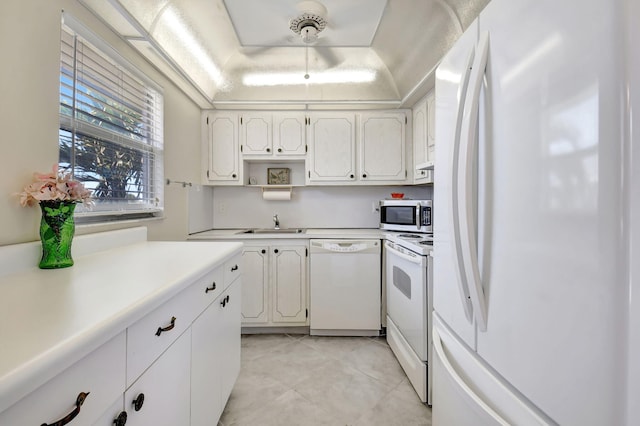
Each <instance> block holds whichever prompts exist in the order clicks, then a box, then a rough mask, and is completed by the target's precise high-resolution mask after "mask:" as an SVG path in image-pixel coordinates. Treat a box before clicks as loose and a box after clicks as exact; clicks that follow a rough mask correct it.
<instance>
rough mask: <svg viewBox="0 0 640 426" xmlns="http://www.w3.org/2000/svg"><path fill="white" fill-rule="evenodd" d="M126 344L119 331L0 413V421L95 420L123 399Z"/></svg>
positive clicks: (76, 422)
mask: <svg viewBox="0 0 640 426" xmlns="http://www.w3.org/2000/svg"><path fill="white" fill-rule="evenodd" d="M125 344H126V342H125V333H124V332H122V333H120V334H119V335H118V336H116V337H115V338H113V339H111V340H110V341H109V342H107V343H105V344H104V345H102V346H101V347H99V348H98V349H96V350H95V351H93V352H91V353H90V354H88V355H87V356H86V357H84V358H83V359H81V360H80V361H78V362H77V363H75V364H74V365H72V366H70V367H69V368H67V369H66V370H65V371H63V372H62V373H60V374H59V375H57V376H55V377H54V378H52V379H51V380H49V381H48V382H47V383H45V384H44V385H43V386H41V387H40V388H38V389H36V390H35V391H33V392H32V393H30V394H29V395H27V396H25V397H24V398H22V399H21V400H20V401H18V402H17V403H16V404H14V405H12V406H11V407H9V408H8V409H7V410H6V411H4V412H2V413H0V425H16V426H17V425H50V424H67V423H69V424H70V425H72V426H74V425H92V424H96V422H97V421H99V419H101V417H102V415H103V413H104V412H105V411H106V410H107V409H108V408H109V407H110V406H111V405H112V404H113V402H114V401H115V400H116V399H118V398H120V400H121V399H122V391H123V389H124V377H125V376H124V372H125ZM65 418H66V420H69V421H68V422H67V423H64V420H63V419H65ZM56 422H59V423H56ZM97 424H100V423H97ZM108 424H113V418H112V419H111V422H110V423H108Z"/></svg>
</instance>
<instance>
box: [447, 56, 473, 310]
mask: <svg viewBox="0 0 640 426" xmlns="http://www.w3.org/2000/svg"><path fill="white" fill-rule="evenodd" d="M474 56H475V49H472V50H471V51H470V52H469V56H468V57H467V61H466V66H465V67H464V74H463V75H462V79H461V80H460V86H459V89H458V99H459V101H458V110H457V111H456V130H455V135H454V140H453V161H452V164H451V210H452V214H451V215H449V217H450V218H451V230H452V233H453V243H452V251H453V257H454V260H455V266H456V268H455V270H456V275H457V276H458V290H459V292H460V298H461V299H462V308H463V310H464V314H465V316H466V317H467V321H469V322H473V307H472V305H471V297H470V296H469V286H468V284H467V276H466V274H465V271H464V262H463V260H462V248H461V244H460V241H461V238H460V219H461V218H460V206H459V205H460V203H459V198H460V196H459V193H458V163H459V157H460V130H461V127H462V121H463V113H464V106H465V100H466V94H467V87H468V85H469V76H470V75H471V65H472V63H473V59H474Z"/></svg>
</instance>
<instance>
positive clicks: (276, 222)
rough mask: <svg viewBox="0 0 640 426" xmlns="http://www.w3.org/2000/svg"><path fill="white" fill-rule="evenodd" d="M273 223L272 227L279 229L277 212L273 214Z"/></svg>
mask: <svg viewBox="0 0 640 426" xmlns="http://www.w3.org/2000/svg"><path fill="white" fill-rule="evenodd" d="M273 223H274V224H275V226H274V228H273V229H280V220H279V219H278V213H276V214H274V215H273Z"/></svg>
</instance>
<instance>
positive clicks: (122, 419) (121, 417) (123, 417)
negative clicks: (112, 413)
mask: <svg viewBox="0 0 640 426" xmlns="http://www.w3.org/2000/svg"><path fill="white" fill-rule="evenodd" d="M113 424H114V425H116V426H124V425H126V424H127V413H126V412H125V411H122V412H120V414H118V417H116V418H115V419H113Z"/></svg>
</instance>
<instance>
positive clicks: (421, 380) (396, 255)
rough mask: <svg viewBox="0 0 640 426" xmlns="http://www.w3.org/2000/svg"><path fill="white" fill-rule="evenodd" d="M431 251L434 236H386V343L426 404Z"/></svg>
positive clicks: (414, 234)
mask: <svg viewBox="0 0 640 426" xmlns="http://www.w3.org/2000/svg"><path fill="white" fill-rule="evenodd" d="M432 251H433V234H419V233H407V232H389V233H387V234H386V241H385V246H384V256H385V270H386V296H387V297H386V305H387V307H386V308H387V318H386V319H387V321H386V323H387V342H388V343H389V346H390V347H391V350H392V351H393V353H394V354H395V356H396V358H397V359H398V362H399V363H400V365H401V366H402V368H403V369H404V371H405V373H406V374H407V377H408V378H409V381H410V382H411V384H412V385H413V387H414V389H415V390H416V393H417V394H418V396H419V397H420V399H421V400H422V401H423V402H426V403H427V404H431V385H430V383H431V374H429V371H430V362H429V361H430V359H431V312H432V311H433V303H432V294H433V286H432V284H431V277H432V271H431V269H432V265H433V261H432V260H433V258H432V255H431V254H432Z"/></svg>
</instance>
